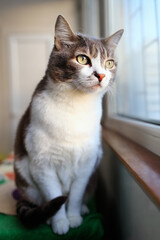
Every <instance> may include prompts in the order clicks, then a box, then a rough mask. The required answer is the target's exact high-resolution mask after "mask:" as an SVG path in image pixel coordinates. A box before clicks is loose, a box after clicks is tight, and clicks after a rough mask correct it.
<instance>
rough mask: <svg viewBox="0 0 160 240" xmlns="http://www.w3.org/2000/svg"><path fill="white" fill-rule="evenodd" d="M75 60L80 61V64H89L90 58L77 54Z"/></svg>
mask: <svg viewBox="0 0 160 240" xmlns="http://www.w3.org/2000/svg"><path fill="white" fill-rule="evenodd" d="M76 60H77V62H78V63H80V64H82V65H87V64H90V59H89V58H88V57H87V56H85V55H78V56H77V57H76Z"/></svg>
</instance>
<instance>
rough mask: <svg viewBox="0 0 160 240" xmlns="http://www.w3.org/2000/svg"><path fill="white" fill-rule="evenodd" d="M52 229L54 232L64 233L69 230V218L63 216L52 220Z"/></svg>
mask: <svg viewBox="0 0 160 240" xmlns="http://www.w3.org/2000/svg"><path fill="white" fill-rule="evenodd" d="M52 230H53V232H54V233H56V234H59V235H63V234H66V233H67V232H68V230H69V221H68V219H67V218H61V219H59V220H57V221H54V220H53V221H52Z"/></svg>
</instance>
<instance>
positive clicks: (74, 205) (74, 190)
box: [67, 176, 89, 228]
mask: <svg viewBox="0 0 160 240" xmlns="http://www.w3.org/2000/svg"><path fill="white" fill-rule="evenodd" d="M88 179H89V176H81V177H78V178H77V179H75V180H74V182H73V183H72V186H71V190H70V195H69V201H68V209H67V216H68V220H69V223H70V227H71V228H76V227H78V226H80V225H81V223H82V221H83V218H82V217H81V208H82V199H83V195H84V191H85V189H86V185H87V183H88Z"/></svg>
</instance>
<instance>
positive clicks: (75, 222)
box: [68, 215, 83, 228]
mask: <svg viewBox="0 0 160 240" xmlns="http://www.w3.org/2000/svg"><path fill="white" fill-rule="evenodd" d="M68 220H69V223H70V227H71V228H76V227H78V226H80V225H81V223H82V221H83V218H82V217H81V216H80V215H77V216H68Z"/></svg>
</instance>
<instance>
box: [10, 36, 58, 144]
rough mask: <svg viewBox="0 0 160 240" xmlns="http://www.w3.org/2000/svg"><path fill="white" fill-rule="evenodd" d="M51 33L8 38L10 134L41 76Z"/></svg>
mask: <svg viewBox="0 0 160 240" xmlns="http://www.w3.org/2000/svg"><path fill="white" fill-rule="evenodd" d="M52 39H53V36H49V35H31V34H29V35H28V34H27V35H14V36H10V38H9V55H10V69H9V72H10V94H11V102H10V106H11V107H10V111H11V130H12V133H11V138H12V141H13V139H14V137H15V131H16V128H17V124H18V122H19V119H20V117H21V116H22V114H23V113H24V111H25V109H26V108H27V106H28V104H29V102H30V100H31V96H32V93H33V91H34V89H35V87H36V85H37V83H38V82H39V81H40V80H41V79H42V78H43V76H44V74H45V70H46V67H47V63H48V59H49V54H50V52H51V48H52V45H53V42H52V41H53V40H52Z"/></svg>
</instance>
